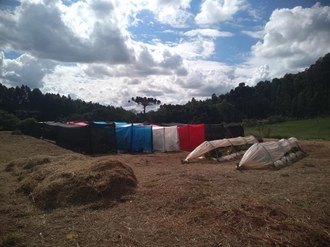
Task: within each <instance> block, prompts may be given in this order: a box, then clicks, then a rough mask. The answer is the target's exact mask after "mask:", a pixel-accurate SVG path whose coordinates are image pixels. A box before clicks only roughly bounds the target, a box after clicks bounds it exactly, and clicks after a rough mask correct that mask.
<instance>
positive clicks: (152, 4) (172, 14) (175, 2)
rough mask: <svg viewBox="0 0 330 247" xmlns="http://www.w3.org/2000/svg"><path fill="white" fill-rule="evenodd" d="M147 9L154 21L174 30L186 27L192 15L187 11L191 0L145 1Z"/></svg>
mask: <svg viewBox="0 0 330 247" xmlns="http://www.w3.org/2000/svg"><path fill="white" fill-rule="evenodd" d="M146 2H147V4H146V6H147V8H148V9H149V10H150V11H152V12H153V13H154V15H155V17H156V19H157V20H158V21H159V22H160V23H162V24H167V25H170V26H172V27H174V28H184V27H188V21H189V20H190V19H192V18H193V15H192V14H191V13H189V12H188V11H187V9H189V8H190V2H191V0H156V1H148V0H147V1H146Z"/></svg>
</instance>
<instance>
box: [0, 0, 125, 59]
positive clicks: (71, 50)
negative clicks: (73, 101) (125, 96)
mask: <svg viewBox="0 0 330 247" xmlns="http://www.w3.org/2000/svg"><path fill="white" fill-rule="evenodd" d="M86 4H87V2H79V3H76V4H72V5H71V6H70V7H66V6H65V5H63V4H62V3H61V2H59V1H47V2H45V3H44V2H43V1H39V2H36V3H34V2H29V1H23V2H22V4H21V5H20V6H19V7H17V8H15V9H14V10H13V11H12V12H8V11H6V10H1V11H0V14H1V16H2V17H1V22H2V23H3V24H2V25H0V33H1V38H0V41H1V42H0V43H1V44H2V45H0V48H2V49H8V48H11V49H12V50H17V51H21V52H26V53H29V54H31V55H33V56H35V57H39V58H45V59H52V60H56V61H62V62H84V63H91V62H105V63H110V64H114V63H129V62H131V56H130V53H131V52H130V50H129V49H128V47H127V44H126V42H127V39H128V37H125V36H124V34H123V33H122V31H121V29H119V24H118V21H117V19H116V16H115V14H114V8H113V6H112V5H111V4H110V3H106V4H105V2H102V1H91V3H90V5H89V6H88V7H87V6H86ZM71 12H74V14H72V13H71ZM31 13H33V14H31ZM78 13H81V15H78ZM105 15H106V16H107V17H105ZM73 16H74V18H73ZM80 16H81V17H80ZM71 17H72V20H71ZM87 19H88V20H87Z"/></svg>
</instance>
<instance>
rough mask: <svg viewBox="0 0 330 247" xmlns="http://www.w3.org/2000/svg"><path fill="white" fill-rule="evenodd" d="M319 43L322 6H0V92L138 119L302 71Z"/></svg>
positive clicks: (274, 0) (84, 0)
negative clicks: (121, 111) (152, 109)
mask: <svg viewBox="0 0 330 247" xmlns="http://www.w3.org/2000/svg"><path fill="white" fill-rule="evenodd" d="M329 44H330V1H329V0H324V1H307V0H199V1H197V0H20V1H19V0H0V83H2V84H4V85H6V86H7V87H13V86H20V85H22V84H24V85H27V86H29V87H30V88H39V89H40V90H41V91H42V92H43V93H56V94H57V93H58V94H60V95H65V96H70V97H71V98H72V99H81V100H84V101H87V102H89V101H92V102H98V103H100V104H104V105H112V106H115V107H123V108H125V109H136V110H138V111H140V110H141V109H138V108H136V106H135V105H134V104H133V103H132V102H129V100H130V99H131V98H132V97H136V96H141V97H153V98H156V99H158V100H160V101H161V102H162V104H185V103H187V102H188V101H190V100H191V99H192V98H195V99H197V100H203V99H206V98H210V97H211V95H212V94H216V95H220V94H225V93H227V92H229V91H230V90H231V89H233V88H235V87H236V86H238V84H239V83H241V82H245V83H246V85H250V86H253V85H255V84H256V83H257V82H259V81H264V80H271V79H273V78H281V77H282V76H284V75H285V74H287V73H297V72H299V71H303V70H305V69H306V68H308V67H309V66H310V65H311V64H313V63H315V61H316V60H317V59H318V58H320V57H322V56H324V55H325V54H327V53H329V52H330V45H329Z"/></svg>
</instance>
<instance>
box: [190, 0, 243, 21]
mask: <svg viewBox="0 0 330 247" xmlns="http://www.w3.org/2000/svg"><path fill="white" fill-rule="evenodd" d="M244 6H245V1H244V0H204V1H203V3H202V5H201V11H200V13H198V14H197V15H196V17H195V21H196V23H197V24H198V25H213V24H217V23H220V22H224V21H229V20H232V18H233V16H234V15H235V14H236V13H237V12H238V11H239V10H241V9H243V8H244Z"/></svg>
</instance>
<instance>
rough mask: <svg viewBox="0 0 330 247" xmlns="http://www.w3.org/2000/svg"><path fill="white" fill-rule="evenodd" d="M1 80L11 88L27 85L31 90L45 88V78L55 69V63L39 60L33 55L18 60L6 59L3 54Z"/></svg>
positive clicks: (25, 55) (0, 57)
mask: <svg viewBox="0 0 330 247" xmlns="http://www.w3.org/2000/svg"><path fill="white" fill-rule="evenodd" d="M1 54H2V55H1V56H0V78H2V79H3V80H4V82H5V83H6V84H8V85H10V86H20V85H22V84H25V85H27V86H29V87H31V88H40V87H42V86H43V84H44V81H43V78H44V76H45V75H46V74H47V73H50V72H51V71H52V70H53V68H54V67H55V63H53V62H50V61H45V60H38V59H36V58H34V57H32V56H31V55H28V54H23V55H21V56H20V57H18V58H17V59H13V60H12V59H6V58H5V57H4V55H3V53H2V52H1Z"/></svg>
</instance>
